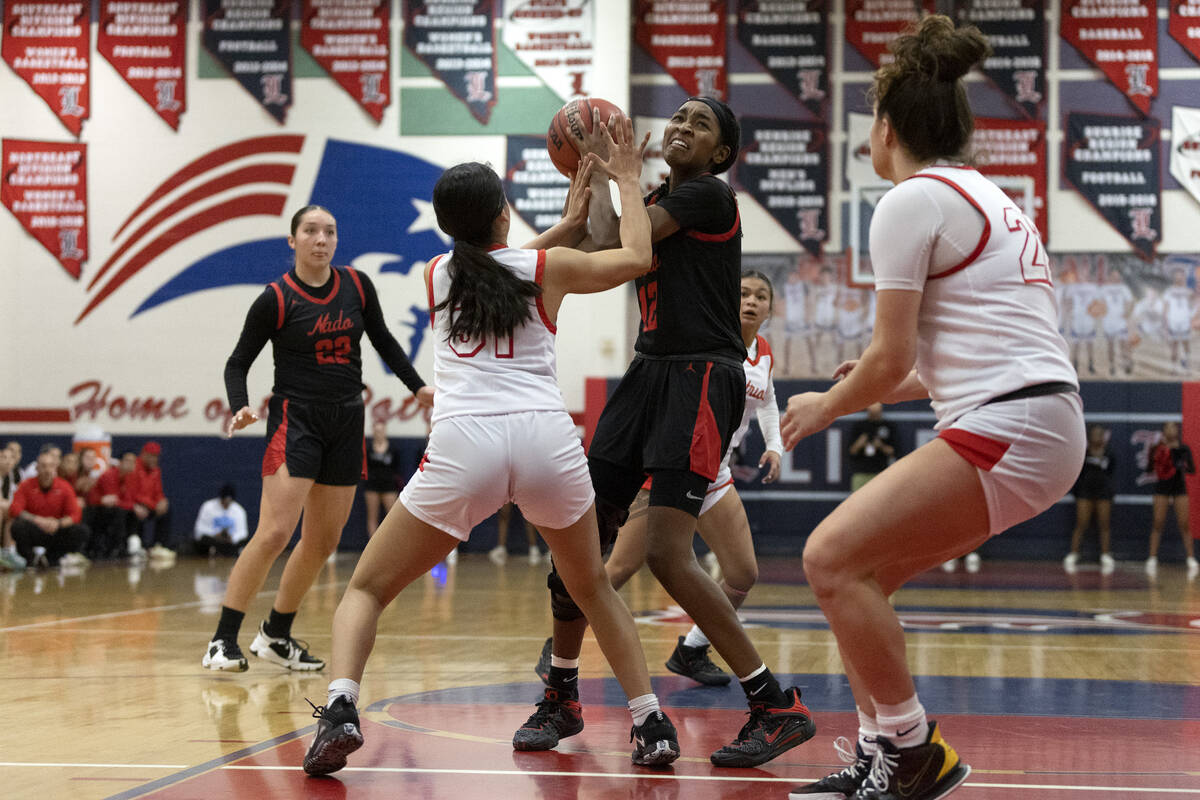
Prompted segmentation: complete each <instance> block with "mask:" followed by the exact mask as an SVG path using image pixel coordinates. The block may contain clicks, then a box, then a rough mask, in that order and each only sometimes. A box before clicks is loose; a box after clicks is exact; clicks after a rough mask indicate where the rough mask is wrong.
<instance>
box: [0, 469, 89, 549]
mask: <svg viewBox="0 0 1200 800" xmlns="http://www.w3.org/2000/svg"><path fill="white" fill-rule="evenodd" d="M58 461H59V456H58V455H57V454H56V453H54V452H53V448H48V447H43V448H42V452H41V453H39V454H38V458H37V475H36V476H35V477H33V478H28V479H26V480H24V481H22V482H21V485H20V486H18V487H17V493H16V495H15V496H14V497H13V500H12V505H11V506H10V507H9V512H10V513H11V515H12V520H13V522H12V535H13V540H14V541H15V542H16V545H17V551H18V552H19V553H20V554H21V557H22V558H24V559H25V560H26V561H28V562H29V563H30V564H33V565H34V566H43V567H44V566H54V565H56V564H58V563H59V562H60V560H61V561H62V562H63V563H64V564H67V565H73V564H75V565H77V564H82V563H86V559H85V558H83V556H82V555H81V554H80V552H79V551H80V550H81V549H82V548H83V547H84V544H85V543H86V542H87V540H88V536H89V531H88V529H87V526H86V525H83V524H82V522H81V516H82V515H81V512H80V509H79V502H78V501H77V500H76V499H75V488H74V487H73V486H71V484H69V483H67V482H66V481H65V480H63V479H62V478H60V477H58Z"/></svg>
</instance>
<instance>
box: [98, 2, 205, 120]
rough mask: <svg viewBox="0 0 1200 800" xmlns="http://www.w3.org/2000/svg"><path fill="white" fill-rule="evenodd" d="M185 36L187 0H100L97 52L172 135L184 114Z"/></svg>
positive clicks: (185, 88) (185, 83) (185, 90)
mask: <svg viewBox="0 0 1200 800" xmlns="http://www.w3.org/2000/svg"><path fill="white" fill-rule="evenodd" d="M186 36H187V2H186V0H168V2H145V3H135V2H133V3H131V2H126V1H125V0H101V1H100V29H99V31H98V32H97V34H96V50H98V51H99V52H100V55H102V56H104V57H105V58H106V59H108V63H110V64H112V65H113V69H115V70H116V71H117V73H118V74H119V75H120V76H121V77H122V78H124V80H125V82H126V83H128V84H129V85H130V86H131V87H132V88H133V90H134V91H135V92H137V93H138V95H139V96H140V97H141V98H142V99H143V100H145V101H146V102H147V103H149V104H150V107H151V108H153V109H154V113H156V114H158V115H159V116H160V117H162V119H163V121H164V122H166V123H167V124H168V125H170V126H171V127H172V128H174V129H175V130H178V129H179V115H180V114H182V113H183V112H184V111H185V110H187V81H186V80H185V77H184V73H183V63H184V62H183V53H184V47H185V44H184V42H185V40H186Z"/></svg>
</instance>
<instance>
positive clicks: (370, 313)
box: [358, 272, 433, 406]
mask: <svg viewBox="0 0 1200 800" xmlns="http://www.w3.org/2000/svg"><path fill="white" fill-rule="evenodd" d="M358 278H359V280H360V281H361V282H362V289H363V300H364V302H363V328H364V329H365V330H366V332H367V338H369V339H370V340H371V346H372V347H374V348H375V352H377V353H379V356H380V357H381V358H382V359H383V362H384V363H385V364H387V365H388V368H389V369H390V370H391V371H392V372H394V373H396V377H397V378H399V379H400V381H401V382H402V383H403V384H404V385H405V386H407V387H408V390H409V391H410V392H412V393H413V394H415V395H416V396H417V401H418V402H420V403H421V405H423V406H431V405H433V389H431V388H429V387H427V386H426V385H425V381H423V380H421V376H420V375H418V374H417V370H416V367H414V366H413V365H412V362H411V361H409V360H408V356H407V355H406V354H405V353H404V348H403V347H401V346H400V343H399V342H398V341H396V337H395V336H393V335H392V332H391V331H389V330H388V327H387V323H386V322H384V320H383V309H382V308H381V307H380V305H379V295H378V294H377V293H376V291H375V284H373V283H372V282H371V279H370V278H368V277H367V276H366V275H363V274H362V273H361V272H360V273H359V274H358Z"/></svg>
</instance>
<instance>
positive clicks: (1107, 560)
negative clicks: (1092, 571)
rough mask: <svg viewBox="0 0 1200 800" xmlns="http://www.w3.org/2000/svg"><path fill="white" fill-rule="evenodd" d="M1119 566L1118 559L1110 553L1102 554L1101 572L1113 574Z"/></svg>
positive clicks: (1102, 573)
mask: <svg viewBox="0 0 1200 800" xmlns="http://www.w3.org/2000/svg"><path fill="white" fill-rule="evenodd" d="M1116 568H1117V560H1116V559H1115V558H1113V557H1112V556H1111V555H1109V554H1108V553H1101V554H1100V574H1101V575H1112V574H1113V571H1114V570H1116Z"/></svg>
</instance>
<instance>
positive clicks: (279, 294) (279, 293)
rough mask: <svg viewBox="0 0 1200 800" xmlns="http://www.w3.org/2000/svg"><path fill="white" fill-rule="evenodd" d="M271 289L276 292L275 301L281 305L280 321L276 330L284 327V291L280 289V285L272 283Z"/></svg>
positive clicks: (276, 324) (276, 325)
mask: <svg viewBox="0 0 1200 800" xmlns="http://www.w3.org/2000/svg"><path fill="white" fill-rule="evenodd" d="M271 288H272V289H274V290H275V299H276V300H277V301H278V304H279V321H278V322H276V323H275V330H279V329H280V328H282V327H283V311H284V309H283V289H280V288H279V284H278V283H272V284H271Z"/></svg>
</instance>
